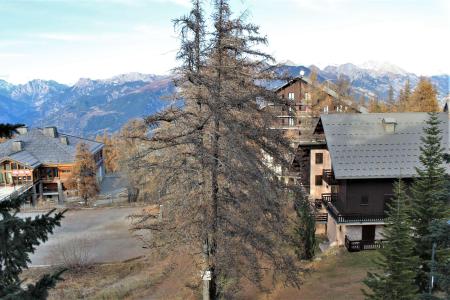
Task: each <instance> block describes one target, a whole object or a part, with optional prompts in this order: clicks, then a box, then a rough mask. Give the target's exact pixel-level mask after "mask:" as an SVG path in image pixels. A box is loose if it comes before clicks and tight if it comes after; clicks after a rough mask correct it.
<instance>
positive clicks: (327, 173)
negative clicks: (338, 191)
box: [322, 169, 337, 185]
mask: <svg viewBox="0 0 450 300" xmlns="http://www.w3.org/2000/svg"><path fill="white" fill-rule="evenodd" d="M322 178H323V181H325V182H326V183H328V184H329V185H336V184H337V182H336V178H334V172H333V170H331V169H323V171H322Z"/></svg>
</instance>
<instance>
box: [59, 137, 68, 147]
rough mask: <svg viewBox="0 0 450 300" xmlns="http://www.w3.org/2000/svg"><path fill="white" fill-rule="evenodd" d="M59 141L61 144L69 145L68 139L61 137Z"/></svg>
mask: <svg viewBox="0 0 450 300" xmlns="http://www.w3.org/2000/svg"><path fill="white" fill-rule="evenodd" d="M59 140H60V141H61V144H64V145H69V139H68V138H67V136H61V137H60V138H59Z"/></svg>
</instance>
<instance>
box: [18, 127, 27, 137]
mask: <svg viewBox="0 0 450 300" xmlns="http://www.w3.org/2000/svg"><path fill="white" fill-rule="evenodd" d="M17 132H18V133H19V134H20V135H23V134H27V133H28V127H27V126H22V127H19V128H17Z"/></svg>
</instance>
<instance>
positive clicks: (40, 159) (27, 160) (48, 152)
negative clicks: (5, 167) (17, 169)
mask: <svg viewBox="0 0 450 300" xmlns="http://www.w3.org/2000/svg"><path fill="white" fill-rule="evenodd" d="M61 137H66V138H67V140H68V144H67V145H66V144H64V143H62V142H61ZM14 141H21V142H22V147H23V149H22V151H19V152H17V151H13V146H12V144H13V142H14ZM80 142H83V143H85V144H86V145H87V146H88V147H89V150H90V151H91V152H92V153H95V152H97V151H99V150H100V149H101V148H103V144H102V143H99V142H96V141H93V140H89V139H84V138H81V137H76V136H71V135H68V134H63V133H58V136H57V137H56V138H53V137H49V136H46V135H44V133H43V131H42V129H40V128H34V129H31V130H29V131H28V132H27V133H25V134H20V135H17V136H16V137H14V138H12V139H9V140H7V141H6V142H4V143H1V144H0V160H5V159H8V158H10V159H11V160H15V161H17V162H19V163H22V164H24V165H27V166H29V167H31V168H35V167H37V166H39V165H41V164H64V163H73V162H74V160H75V153H76V147H77V145H78V144H79V143H80Z"/></svg>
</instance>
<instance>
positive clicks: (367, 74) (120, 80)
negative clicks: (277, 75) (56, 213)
mask: <svg viewBox="0 0 450 300" xmlns="http://www.w3.org/2000/svg"><path fill="white" fill-rule="evenodd" d="M282 69H283V70H284V71H287V72H288V73H290V74H291V75H293V76H295V75H298V74H299V73H300V71H303V72H304V74H305V76H309V75H310V73H311V71H312V70H313V69H315V70H316V71H317V74H318V79H319V81H322V82H324V81H330V82H336V81H337V79H338V78H339V77H340V76H345V77H346V78H348V79H349V80H350V82H351V85H352V89H353V91H354V93H355V94H360V95H361V94H363V95H365V96H367V97H375V96H377V97H378V98H379V99H382V100H383V99H385V98H386V97H387V93H388V90H389V86H390V85H392V86H393V88H394V91H395V92H396V93H398V91H399V90H400V89H401V88H402V87H403V86H404V84H405V83H406V81H407V80H409V81H410V83H411V86H412V87H414V86H415V85H416V84H417V82H418V80H419V78H420V77H419V76H417V75H416V74H413V73H409V72H406V71H404V70H403V69H401V68H399V67H397V66H394V65H391V64H387V63H381V64H380V63H376V62H368V63H365V64H363V65H360V66H357V65H354V64H350V63H348V64H343V65H338V66H327V67H325V68H323V69H319V68H317V67H315V66H309V67H305V66H298V65H295V64H292V63H289V62H287V63H285V64H284V66H283V67H282ZM430 80H431V81H432V82H433V84H434V85H435V86H436V88H437V90H438V93H439V98H440V99H444V98H445V97H446V96H448V95H449V91H450V88H449V85H450V76H449V75H436V76H431V77H430ZM174 91H175V87H174V84H173V77H172V76H161V75H151V74H141V73H128V74H121V75H118V76H114V77H112V78H109V79H99V80H93V79H89V78H81V79H79V80H78V82H76V83H75V84H74V85H72V86H69V85H65V84H60V83H58V82H56V81H52V80H40V79H35V80H32V81H29V82H27V83H25V84H17V85H14V84H11V83H8V82H6V81H4V80H0V123H1V122H9V123H25V124H27V125H28V126H50V125H52V126H57V127H58V128H60V129H61V130H62V131H64V132H66V133H72V134H80V135H84V136H92V135H95V134H99V133H101V132H103V130H105V129H106V130H108V131H109V132H114V131H117V130H118V129H119V128H120V127H121V126H122V125H123V124H124V123H126V122H127V121H128V120H129V119H132V118H137V117H142V116H146V115H149V114H151V113H154V112H156V111H158V110H161V109H162V108H163V107H165V106H166V105H167V104H168V98H169V96H170V95H172V94H173V93H174Z"/></svg>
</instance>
